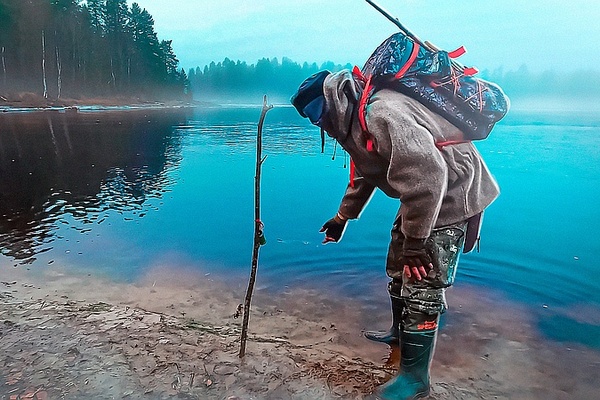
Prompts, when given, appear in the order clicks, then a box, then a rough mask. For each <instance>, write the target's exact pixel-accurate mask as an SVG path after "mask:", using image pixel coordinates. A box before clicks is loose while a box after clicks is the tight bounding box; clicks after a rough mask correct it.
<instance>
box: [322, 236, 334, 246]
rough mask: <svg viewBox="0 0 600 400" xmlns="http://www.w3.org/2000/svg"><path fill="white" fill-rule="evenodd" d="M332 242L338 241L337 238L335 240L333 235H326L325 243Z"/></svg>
mask: <svg viewBox="0 0 600 400" xmlns="http://www.w3.org/2000/svg"><path fill="white" fill-rule="evenodd" d="M330 242H337V240H335V239H334V238H332V237H331V236H325V239H323V244H326V243H330Z"/></svg>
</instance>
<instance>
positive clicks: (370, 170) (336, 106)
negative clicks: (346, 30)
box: [322, 70, 499, 239]
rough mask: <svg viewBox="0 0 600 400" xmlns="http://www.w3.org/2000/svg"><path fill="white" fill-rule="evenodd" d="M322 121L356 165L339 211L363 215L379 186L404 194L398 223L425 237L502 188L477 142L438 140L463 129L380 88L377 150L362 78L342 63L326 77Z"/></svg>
mask: <svg viewBox="0 0 600 400" xmlns="http://www.w3.org/2000/svg"><path fill="white" fill-rule="evenodd" d="M323 91H324V96H325V109H324V116H323V119H322V126H323V128H324V129H325V130H326V131H327V134H328V135H329V136H331V137H333V138H334V139H336V140H337V141H338V142H339V144H340V145H341V146H342V147H343V148H344V150H346V151H347V152H348V153H349V154H350V156H351V157H352V160H353V161H354V164H355V166H356V175H355V179H354V185H353V187H352V186H351V184H349V185H348V188H347V189H346V193H345V195H344V197H343V199H342V202H341V205H340V208H339V213H340V214H341V215H342V216H343V217H345V218H348V219H354V218H358V216H359V215H360V213H361V211H362V210H363V208H364V207H365V205H366V204H367V203H368V201H369V199H370V198H371V196H372V194H373V192H374V190H375V189H376V188H379V189H380V190H382V191H383V192H384V193H385V194H386V195H388V196H390V197H392V198H396V199H399V200H400V203H401V206H400V209H399V211H398V213H399V216H401V217H402V226H401V230H402V233H404V235H405V236H408V237H412V238H417V239H422V238H427V237H428V236H429V235H430V233H431V231H432V229H433V228H436V227H442V226H446V225H449V224H453V223H457V222H461V221H465V220H466V219H467V218H469V217H471V216H473V215H476V214H479V213H480V212H482V211H483V210H484V209H485V208H486V207H487V206H488V205H489V204H490V203H491V202H492V201H493V200H494V199H495V198H496V197H497V196H498V194H499V189H498V185H497V184H496V182H495V180H494V179H493V178H492V176H491V174H490V172H489V171H488V168H487V167H486V165H485V163H484V161H483V160H482V158H481V156H480V154H479V152H478V151H477V149H476V148H475V146H474V145H473V144H472V143H460V144H454V145H449V146H445V147H442V148H438V147H436V145H435V143H436V142H441V141H445V140H450V139H452V138H453V137H457V136H459V135H460V131H459V130H458V128H456V127H455V126H454V125H452V124H450V123H449V122H448V121H446V120H445V119H444V118H442V117H441V116H439V115H437V114H435V113H433V112H431V111H429V110H428V109H427V108H426V107H425V106H423V105H422V104H421V103H419V102H418V101H416V100H414V99H412V98H410V97H407V96H405V95H403V94H401V93H399V92H397V91H394V90H389V89H382V90H379V91H378V92H376V93H375V94H374V95H373V96H372V97H371V99H370V101H369V103H368V105H367V111H366V123H367V128H368V131H369V133H370V135H371V139H372V140H373V144H374V149H373V150H372V151H368V150H367V146H366V137H365V135H364V133H363V132H362V129H361V126H360V123H359V121H358V117H357V111H358V105H356V106H355V103H357V99H358V98H359V97H360V93H361V91H362V82H361V81H359V80H355V79H354V77H353V75H352V73H351V72H350V71H348V70H343V71H341V72H338V73H336V74H332V75H329V76H328V77H327V79H326V80H325V82H324V84H323Z"/></svg>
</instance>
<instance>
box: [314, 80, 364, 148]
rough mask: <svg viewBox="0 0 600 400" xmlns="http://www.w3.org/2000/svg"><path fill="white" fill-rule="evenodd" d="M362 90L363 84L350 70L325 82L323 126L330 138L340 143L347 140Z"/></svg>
mask: <svg viewBox="0 0 600 400" xmlns="http://www.w3.org/2000/svg"><path fill="white" fill-rule="evenodd" d="M362 89H363V83H362V82H361V81H359V80H356V79H354V76H353V75H352V72H351V71H350V70H348V69H344V70H342V71H340V72H336V73H335V74H331V75H329V76H327V78H325V81H324V82H323V95H324V97H325V108H324V119H323V122H322V126H323V129H325V130H326V131H327V134H328V135H329V136H331V137H332V138H334V139H336V140H337V141H338V142H340V143H342V142H344V141H345V140H346V137H347V136H348V133H349V130H350V129H351V122H352V118H353V116H354V114H355V112H354V110H355V108H358V104H357V103H358V99H359V98H360V95H361V93H362ZM355 105H356V107H355Z"/></svg>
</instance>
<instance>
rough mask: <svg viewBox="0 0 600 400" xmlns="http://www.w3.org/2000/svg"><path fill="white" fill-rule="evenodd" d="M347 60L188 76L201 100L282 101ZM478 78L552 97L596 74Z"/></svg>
mask: <svg viewBox="0 0 600 400" xmlns="http://www.w3.org/2000/svg"><path fill="white" fill-rule="evenodd" d="M352 67H353V65H351V64H345V65H340V64H334V63H333V62H326V63H324V64H321V65H317V64H316V63H312V64H309V63H307V62H305V63H303V64H298V63H296V62H294V61H292V60H290V59H288V58H285V57H284V58H283V59H282V60H281V62H279V60H278V59H277V58H273V59H269V58H262V59H260V60H259V61H258V62H257V63H256V64H247V63H246V62H243V61H232V60H230V59H229V58H226V59H225V60H223V61H222V62H218V63H215V62H211V63H210V65H207V66H205V67H204V68H203V69H201V68H200V67H197V68H195V69H190V70H189V73H188V76H189V80H190V83H191V86H192V89H193V92H194V96H195V97H196V98H198V99H200V100H217V101H228V100H231V101H236V100H240V99H242V100H248V99H257V98H258V99H261V98H262V95H263V94H267V95H269V97H270V98H272V99H273V100H274V101H287V100H288V99H289V98H290V96H291V95H292V94H293V93H294V92H295V91H296V89H297V88H298V86H299V85H300V83H302V81H303V80H304V79H305V78H307V77H308V76H310V75H312V74H314V73H315V72H317V71H320V70H323V69H328V70H330V71H332V72H335V71H339V70H341V69H343V68H350V69H351V68H352ZM478 76H479V77H481V78H483V79H486V80H489V81H492V82H495V83H497V84H499V85H500V86H501V87H502V88H503V89H504V91H505V92H506V93H507V94H508V95H509V97H514V98H517V97H529V96H555V97H585V98H589V97H598V96H599V91H600V74H599V73H594V72H593V71H579V72H571V73H566V72H561V73H557V72H551V71H546V72H540V73H535V72H531V71H529V70H528V69H527V67H526V66H522V67H521V68H519V69H518V70H516V71H504V70H503V69H502V68H500V69H497V70H493V71H490V70H483V71H481V72H480V73H479V74H478Z"/></svg>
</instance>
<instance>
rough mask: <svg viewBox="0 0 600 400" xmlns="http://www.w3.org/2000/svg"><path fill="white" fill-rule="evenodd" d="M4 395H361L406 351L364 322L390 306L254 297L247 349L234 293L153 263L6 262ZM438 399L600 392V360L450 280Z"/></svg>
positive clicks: (316, 296)
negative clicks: (140, 271) (138, 275)
mask: <svg viewBox="0 0 600 400" xmlns="http://www.w3.org/2000/svg"><path fill="white" fill-rule="evenodd" d="M1 267H2V268H1V269H2V274H1V275H0V276H1V278H0V281H1V283H0V399H7V400H8V399H11V400H13V399H15V400H16V399H37V400H43V399H63V398H64V399H165V398H184V399H231V400H233V399H338V398H343V399H361V398H364V396H366V395H368V394H369V393H370V392H371V391H372V390H373V389H374V388H375V387H376V386H377V385H379V384H381V383H382V382H384V381H386V380H387V379H389V378H390V377H391V376H392V375H393V374H394V373H395V369H396V366H397V363H398V350H397V349H390V348H389V347H388V346H386V345H381V344H377V343H371V342H369V341H367V340H366V339H364V338H363V337H362V335H361V329H364V328H365V327H366V326H369V325H371V326H372V325H373V324H375V325H376V326H377V327H379V328H385V327H387V324H388V320H387V319H388V318H389V316H388V310H385V309H383V310H380V312H378V313H372V312H371V313H366V312H365V311H364V307H361V305H360V304H355V303H353V302H352V301H351V300H347V299H346V300H343V301H342V300H341V299H332V298H328V297H327V296H326V295H323V294H321V293H315V292H311V291H307V290H294V291H290V292H287V293H285V294H282V295H278V296H277V297H271V296H270V295H269V294H267V293H263V292H261V291H257V292H256V293H255V295H254V298H253V305H252V312H251V317H250V330H249V340H248V343H247V350H246V356H245V357H244V359H243V360H240V358H239V357H238V352H239V346H240V329H241V328H240V327H241V319H242V318H239V317H237V315H236V314H237V310H238V305H239V304H240V303H241V301H242V300H241V299H243V296H244V293H243V292H244V291H245V283H243V284H242V286H244V288H243V289H242V290H239V291H236V290H233V289H231V288H229V287H228V286H225V285H224V284H222V283H220V282H218V281H215V280H213V279H212V278H211V277H210V276H204V275H203V274H199V273H193V272H190V271H181V270H178V271H170V270H169V268H166V267H165V268H163V269H157V270H154V271H152V272H151V273H149V274H148V275H147V276H146V277H145V278H144V279H143V280H141V281H140V282H136V283H130V284H127V283H115V282H111V281H109V280H107V279H104V278H102V277H96V276H90V275H75V274H73V273H68V272H66V271H61V270H60V269H52V270H49V271H45V272H39V271H33V270H32V271H27V270H26V269H23V268H12V267H10V266H1ZM450 301H451V304H452V305H453V307H452V310H451V311H450V312H448V313H447V314H446V315H445V316H444V327H443V330H442V333H441V335H440V338H439V341H438V347H437V352H436V356H435V360H434V364H433V368H432V375H433V383H432V388H433V391H432V395H431V396H430V398H431V399H440V400H441V399H545V400H546V399H594V398H598V397H597V396H598V393H599V390H600V379H599V378H600V355H599V354H598V353H597V352H593V351H591V350H589V349H585V348H576V347H574V346H572V347H567V346H566V345H564V344H553V343H551V342H548V341H543V340H541V339H540V338H539V337H538V334H537V333H536V332H535V331H534V329H533V328H532V327H531V326H530V325H529V324H528V322H527V318H526V315H525V314H524V313H523V311H522V310H520V309H519V308H518V307H516V306H515V307H506V305H505V304H504V305H502V306H499V305H497V304H496V303H495V302H494V300H493V299H491V298H487V297H485V298H482V296H481V293H477V292H472V291H469V290H467V289H460V288H453V289H452V290H451V291H450Z"/></svg>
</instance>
